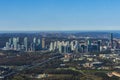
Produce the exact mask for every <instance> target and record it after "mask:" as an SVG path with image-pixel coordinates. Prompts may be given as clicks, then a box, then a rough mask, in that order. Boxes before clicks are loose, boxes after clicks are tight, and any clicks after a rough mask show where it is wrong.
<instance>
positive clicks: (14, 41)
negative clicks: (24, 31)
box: [13, 38, 17, 50]
mask: <svg viewBox="0 0 120 80" xmlns="http://www.w3.org/2000/svg"><path fill="white" fill-rule="evenodd" d="M13 46H14V50H17V39H16V38H13Z"/></svg>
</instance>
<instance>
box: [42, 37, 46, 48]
mask: <svg viewBox="0 0 120 80" xmlns="http://www.w3.org/2000/svg"><path fill="white" fill-rule="evenodd" d="M44 48H45V38H42V49H44Z"/></svg>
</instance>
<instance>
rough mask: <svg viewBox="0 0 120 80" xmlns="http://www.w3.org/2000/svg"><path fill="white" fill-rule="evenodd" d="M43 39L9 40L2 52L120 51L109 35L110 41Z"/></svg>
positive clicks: (16, 38)
mask: <svg viewBox="0 0 120 80" xmlns="http://www.w3.org/2000/svg"><path fill="white" fill-rule="evenodd" d="M47 41H48V42H45V38H41V39H40V38H36V37H34V38H33V40H32V41H30V40H29V39H28V38H27V37H24V38H23V40H20V38H19V37H14V38H9V41H8V42H6V46H5V47H4V50H23V51H39V50H49V51H53V52H59V53H73V52H75V53H78V52H79V53H87V52H101V51H105V50H118V51H120V50H119V49H120V40H117V39H116V40H115V39H114V40H113V34H112V33H111V34H110V39H95V38H88V37H86V38H84V39H79V40H77V39H74V40H71V39H66V40H62V41H60V40H54V41H53V40H52V41H51V40H47ZM45 43H47V44H45Z"/></svg>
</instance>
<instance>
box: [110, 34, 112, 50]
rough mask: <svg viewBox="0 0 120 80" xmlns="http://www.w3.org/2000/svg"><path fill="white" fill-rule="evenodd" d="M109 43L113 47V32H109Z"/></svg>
mask: <svg viewBox="0 0 120 80" xmlns="http://www.w3.org/2000/svg"><path fill="white" fill-rule="evenodd" d="M110 44H111V48H112V49H113V33H111V34H110Z"/></svg>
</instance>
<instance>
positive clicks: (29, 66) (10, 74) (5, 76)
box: [0, 55, 63, 79]
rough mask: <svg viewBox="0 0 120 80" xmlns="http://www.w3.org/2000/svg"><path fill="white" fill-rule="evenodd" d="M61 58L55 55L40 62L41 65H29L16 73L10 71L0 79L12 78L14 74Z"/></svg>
mask: <svg viewBox="0 0 120 80" xmlns="http://www.w3.org/2000/svg"><path fill="white" fill-rule="evenodd" d="M62 57H63V55H57V56H54V57H51V58H48V59H46V60H44V61H43V62H41V63H36V64H30V65H28V66H25V67H24V68H22V69H17V70H16V71H12V72H11V73H9V74H6V75H2V76H0V79H5V78H7V77H9V76H12V75H14V74H17V73H19V72H21V71H25V70H30V69H33V68H36V67H38V66H41V65H43V64H45V63H47V62H49V61H51V60H54V59H58V58H62Z"/></svg>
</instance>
